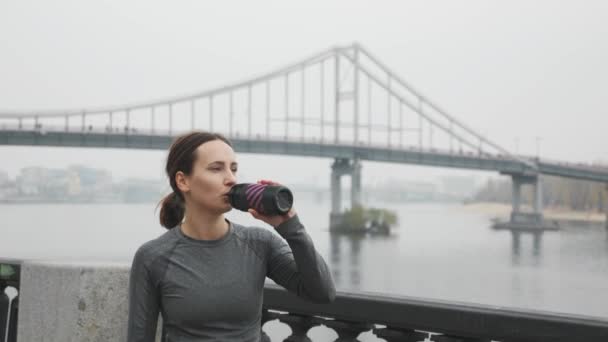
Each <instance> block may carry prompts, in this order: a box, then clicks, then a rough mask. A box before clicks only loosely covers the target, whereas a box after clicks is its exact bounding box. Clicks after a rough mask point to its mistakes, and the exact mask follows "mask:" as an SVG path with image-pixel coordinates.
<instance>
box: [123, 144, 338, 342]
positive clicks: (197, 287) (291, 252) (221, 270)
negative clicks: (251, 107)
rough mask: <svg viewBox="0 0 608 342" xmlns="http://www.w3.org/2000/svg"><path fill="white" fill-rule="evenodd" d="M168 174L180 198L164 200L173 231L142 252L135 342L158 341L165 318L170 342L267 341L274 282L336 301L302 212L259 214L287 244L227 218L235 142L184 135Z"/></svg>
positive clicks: (133, 284) (132, 328) (134, 303)
mask: <svg viewBox="0 0 608 342" xmlns="http://www.w3.org/2000/svg"><path fill="white" fill-rule="evenodd" d="M166 172H167V175H168V177H169V182H170V184H171V188H172V189H173V193H171V194H169V195H168V196H166V197H165V198H164V199H163V201H162V208H161V211H160V223H161V225H163V226H164V227H165V228H167V229H168V231H167V232H166V233H164V234H163V235H161V236H159V237H158V238H156V239H154V240H151V241H148V242H146V243H145V244H143V245H142V246H141V247H140V248H139V249H138V250H137V252H136V253H135V257H134V259H133V264H132V267H131V275H130V280H129V322H128V333H127V334H128V341H129V342H139V341H145V342H152V341H154V337H155V335H156V328H157V319H158V314H159V312H160V313H161V314H162V317H163V325H164V338H165V341H168V342H169V341H171V342H174V341H184V342H187V341H197V342H199V341H252V342H253V341H255V342H258V341H260V339H261V334H262V333H261V315H262V302H263V300H262V295H263V290H264V280H265V278H266V277H269V278H271V279H272V280H274V281H275V282H276V283H277V284H279V285H281V286H283V287H285V288H286V289H288V290H289V291H291V292H293V293H295V294H297V295H298V296H300V297H303V298H305V299H308V300H311V301H314V302H321V303H329V302H331V301H333V299H334V297H335V287H334V283H333V280H332V278H331V274H330V272H329V269H328V267H327V264H326V263H325V261H324V260H323V258H322V257H321V256H320V255H319V254H318V253H317V252H316V250H315V248H314V246H313V243H312V240H311V239H310V236H309V235H308V233H307V232H306V230H305V229H304V226H303V225H302V224H301V223H300V221H299V218H298V215H297V214H296V212H295V210H294V209H293V208H292V209H291V210H290V211H289V212H288V213H287V214H285V215H276V216H264V215H261V214H260V213H257V212H256V211H255V210H253V209H250V210H249V212H250V213H251V215H253V217H255V218H256V219H259V220H262V221H264V222H266V223H268V224H269V225H271V226H272V227H274V228H275V230H276V231H277V232H278V234H279V235H280V236H281V237H282V238H283V239H285V240H286V241H287V242H285V240H283V239H282V238H281V237H279V236H277V234H274V233H272V232H271V231H270V230H268V229H263V228H258V227H244V226H242V225H240V224H238V223H235V222H231V221H229V220H227V219H226V218H225V217H224V213H226V212H228V211H230V209H231V205H230V202H229V201H228V197H227V193H228V191H229V190H230V188H231V187H232V186H233V185H235V184H236V172H237V162H236V159H235V154H234V150H233V149H232V146H231V143H230V142H229V141H228V140H227V139H226V138H224V137H223V136H221V135H219V134H212V133H206V132H191V133H189V134H185V135H182V136H180V137H178V138H177V139H176V140H175V141H174V142H173V144H172V146H171V148H170V150H169V155H168V158H167V165H166ZM259 183H264V184H277V183H274V182H270V181H260V182H259Z"/></svg>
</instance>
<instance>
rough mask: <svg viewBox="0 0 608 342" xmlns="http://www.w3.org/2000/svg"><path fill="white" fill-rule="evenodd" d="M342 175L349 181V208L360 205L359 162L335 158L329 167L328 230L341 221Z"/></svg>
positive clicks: (357, 160)
mask: <svg viewBox="0 0 608 342" xmlns="http://www.w3.org/2000/svg"><path fill="white" fill-rule="evenodd" d="M344 175H350V179H351V186H350V191H351V196H350V202H351V208H353V207H356V206H359V205H361V161H360V160H359V159H357V158H354V159H348V158H336V159H334V162H333V163H332V165H331V180H330V184H331V212H330V214H329V226H330V230H331V229H333V228H334V227H336V226H337V225H339V224H340V222H341V221H342V214H343V212H342V183H341V179H342V176H344Z"/></svg>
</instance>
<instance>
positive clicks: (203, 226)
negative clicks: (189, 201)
mask: <svg viewBox="0 0 608 342" xmlns="http://www.w3.org/2000/svg"><path fill="white" fill-rule="evenodd" d="M228 228H229V224H228V222H226V220H225V218H224V215H213V214H210V213H207V212H203V211H201V210H200V209H198V210H196V209H194V210H193V209H190V210H188V208H186V218H185V220H184V222H183V223H182V232H183V233H184V234H185V235H187V236H189V237H191V238H193V239H197V240H217V239H220V238H221V237H223V236H224V235H226V233H227V232H228Z"/></svg>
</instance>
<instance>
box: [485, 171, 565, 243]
mask: <svg viewBox="0 0 608 342" xmlns="http://www.w3.org/2000/svg"><path fill="white" fill-rule="evenodd" d="M510 176H511V181H512V192H511V205H512V209H511V215H510V217H509V221H508V222H499V223H496V224H495V225H494V228H495V229H510V230H518V231H531V232H535V231H543V230H557V229H558V227H557V224H556V223H555V222H552V221H547V220H545V219H544V216H543V190H542V179H541V175H540V174H539V173H529V174H510ZM524 185H531V186H532V188H533V189H534V190H533V198H532V203H531V206H532V208H531V210H522V205H521V204H522V187H523V186H524Z"/></svg>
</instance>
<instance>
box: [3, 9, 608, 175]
mask: <svg viewBox="0 0 608 342" xmlns="http://www.w3.org/2000/svg"><path fill="white" fill-rule="evenodd" d="M607 14H608V3H607V2H605V1H533V2H532V1H508V2H507V1H502V2H498V1H416V2H413V1H368V2H362V1H331V2H330V1H313V0H307V1H299V2H287V1H272V2H270V1H238V2H237V1H221V2H209V1H172V2H169V1H167V2H162V3H160V2H156V1H130V2H126V1H103V2H101V1H98V2H95V3H92V2H84V1H53V2H46V1H37V2H34V1H2V2H0V111H5V110H52V109H66V108H67V109H70V108H75V109H77V108H86V107H99V106H108V105H121V104H128V103H133V102H142V101H148V100H153V99H157V98H166V97H170V96H175V95H180V94H189V93H193V92H197V91H202V90H206V89H210V88H213V87H216V86H220V85H225V84H230V83H232V82H237V81H241V80H244V79H247V78H249V77H251V76H255V75H258V74H260V73H263V72H266V71H271V70H273V69H275V68H277V67H280V66H283V65H285V64H286V63H290V62H292V61H295V60H298V59H300V58H303V57H305V56H308V55H310V54H311V53H314V52H317V51H321V50H324V49H326V48H328V47H330V46H333V45H336V44H339V45H347V44H350V43H352V42H354V41H358V42H360V43H362V44H363V45H364V46H365V47H367V48H368V49H369V50H371V52H372V53H374V54H375V55H376V56H378V57H379V58H380V59H381V60H383V61H384V62H385V63H386V64H387V65H388V66H389V67H391V68H392V69H393V70H394V71H396V72H397V74H399V75H400V77H401V78H403V79H405V80H406V81H407V82H409V83H410V84H412V85H414V86H415V87H416V88H417V89H419V90H421V91H422V92H423V94H425V95H426V97H428V98H429V99H431V100H432V101H434V102H436V103H438V104H439V105H440V106H441V107H443V108H445V109H447V111H448V112H449V113H450V114H451V115H453V116H455V117H456V118H457V119H458V120H460V121H462V122H464V123H466V124H467V125H469V126H471V127H472V128H474V129H475V130H477V131H478V132H480V133H481V134H483V135H486V136H487V137H489V138H490V139H491V140H493V141H495V142H497V143H498V144H500V145H502V146H503V147H505V148H507V149H509V150H510V151H512V152H516V145H517V152H519V153H526V154H530V155H535V154H536V148H537V147H536V141H537V137H540V139H541V140H540V155H541V157H546V158H551V159H558V160H564V161H573V162H578V161H581V162H593V161H599V160H601V161H604V162H606V161H608V143H607V140H608V139H606V138H605V135H606V130H607V127H608V113H607V110H606V107H607V105H606V89H607V86H606V82H607V81H606V80H608V66H607V63H606V61H607V60H608V39H607V38H608V21H606V18H607ZM165 156H166V152H164V151H140V150H115V149H106V150H104V149H80V148H48V147H13V146H0V160H2V162H1V163H0V169H4V170H7V171H9V174H10V176H11V177H13V176H14V175H15V173H16V172H17V170H18V169H19V168H21V167H23V166H29V165H41V166H46V167H60V168H63V167H66V166H67V165H69V164H75V163H81V164H88V165H91V166H96V167H103V168H107V169H109V170H110V171H112V172H113V174H114V175H115V177H117V178H124V177H128V176H134V177H142V178H158V177H160V176H161V175H162V168H163V166H164V165H163V163H164V158H165ZM238 158H239V160H240V161H241V172H242V173H243V174H245V175H246V176H247V177H250V178H252V179H253V178H274V179H276V180H279V181H282V182H284V183H288V182H294V181H298V180H305V181H314V180H318V181H322V182H323V183H325V184H328V183H329V171H330V169H329V165H330V163H331V161H330V160H329V159H316V158H296V157H272V156H259V155H245V154H239V155H238ZM302 170H306V172H302ZM387 170H388V172H389V173H390V174H392V175H394V177H395V178H404V179H414V180H432V179H435V178H436V177H437V176H440V175H444V174H450V175H452V174H458V175H483V176H486V175H493V174H492V173H481V172H472V171H467V170H458V171H450V170H446V169H436V168H426V167H417V166H411V165H391V164H379V163H370V162H364V166H363V181H364V183H368V182H371V181H372V180H373V179H374V178H377V177H380V175H381V174H384V172H386V171H387Z"/></svg>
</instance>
